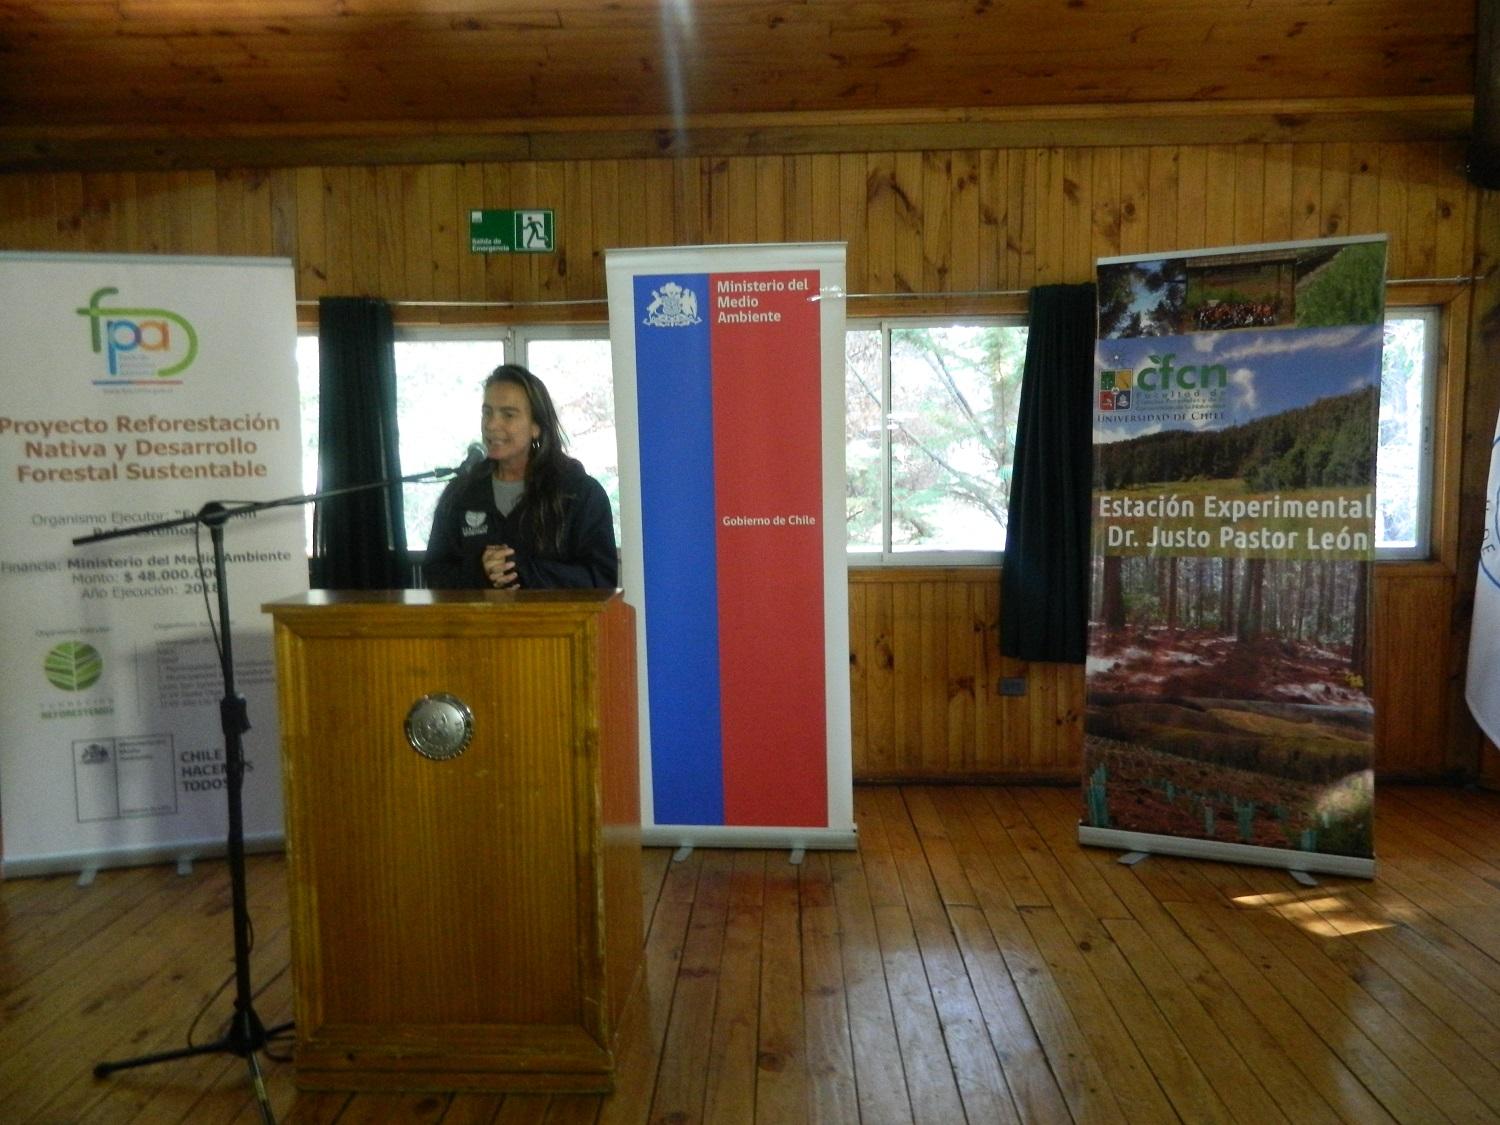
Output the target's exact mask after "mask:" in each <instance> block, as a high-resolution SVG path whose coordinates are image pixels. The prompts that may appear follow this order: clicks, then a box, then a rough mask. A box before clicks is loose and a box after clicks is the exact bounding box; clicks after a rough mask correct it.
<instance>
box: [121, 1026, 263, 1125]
mask: <svg viewBox="0 0 1500 1125" xmlns="http://www.w3.org/2000/svg"><path fill="white" fill-rule="evenodd" d="M291 1027H292V1025H291V1024H290V1023H282V1024H277V1025H276V1026H275V1027H272V1028H271V1029H270V1030H269V1031H267V1030H266V1028H265V1027H264V1026H263V1025H262V1024H261V1022H260V1017H259V1016H257V1015H256V1014H255V1009H254V1008H245V1009H242V1010H240V1011H239V1012H237V1013H235V1018H234V1022H233V1023H232V1024H231V1025H230V1028H229V1032H228V1033H227V1034H226V1035H225V1036H224V1037H223V1038H222V1039H216V1040H215V1041H214V1042H212V1043H201V1044H199V1045H198V1046H196V1047H179V1048H178V1049H177V1050H175V1051H159V1052H157V1053H155V1054H151V1055H139V1056H137V1057H136V1058H132V1059H118V1060H116V1061H114V1062H101V1063H96V1064H95V1065H94V1077H95V1078H108V1077H109V1076H110V1075H111V1074H114V1073H115V1072H116V1071H119V1070H132V1069H134V1068H135V1067H139V1066H153V1065H155V1064H156V1063H161V1062H171V1061H172V1060H174V1059H189V1058H196V1057H197V1056H199V1055H218V1054H227V1055H236V1056H238V1057H239V1058H242V1059H244V1060H245V1064H246V1066H247V1067H248V1068H249V1070H250V1085H251V1088H252V1089H253V1091H254V1093H255V1101H256V1104H257V1105H258V1106H259V1107H260V1118H261V1121H262V1122H264V1123H265V1125H275V1121H276V1118H275V1116H274V1115H273V1114H272V1113H271V1101H270V1099H269V1098H268V1097H267V1096H266V1083H265V1079H264V1078H263V1077H262V1076H261V1072H260V1062H259V1060H257V1059H256V1057H255V1053H256V1052H257V1051H259V1050H261V1049H262V1048H263V1047H264V1046H265V1045H266V1044H267V1043H268V1042H270V1041H271V1040H272V1039H274V1038H275V1037H276V1036H277V1035H280V1034H281V1033H282V1032H284V1031H289V1030H290V1029H291Z"/></svg>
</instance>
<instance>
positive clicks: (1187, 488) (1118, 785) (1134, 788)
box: [1079, 236, 1386, 877]
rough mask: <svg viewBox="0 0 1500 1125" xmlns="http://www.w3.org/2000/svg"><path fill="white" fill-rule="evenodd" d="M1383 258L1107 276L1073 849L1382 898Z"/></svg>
mask: <svg viewBox="0 0 1500 1125" xmlns="http://www.w3.org/2000/svg"><path fill="white" fill-rule="evenodd" d="M1385 252H1386V244H1385V238H1384V236H1375V237H1368V238H1353V239H1340V240H1334V239H1327V240H1318V241H1312V242H1294V243H1281V244H1276V245H1262V246H1250V247H1233V248H1227V249H1218V250H1202V251H1192V252H1185V253H1167V254H1152V255H1145V256H1140V257H1130V258H1109V259H1103V260H1101V261H1100V262H1099V265H1098V281H1099V341H1098V346H1097V353H1096V372H1095V374H1096V382H1095V387H1096V391H1095V396H1094V495H1093V514H1094V518H1093V581H1092V601H1091V606H1090V618H1091V622H1090V630H1089V649H1088V668H1087V675H1086V686H1087V701H1088V702H1087V714H1086V719H1085V738H1084V776H1083V810H1082V812H1083V816H1082V820H1081V823H1080V827H1079V839H1080V841H1081V842H1083V843H1085V844H1100V845H1105V846H1113V847H1123V848H1127V849H1131V850H1136V851H1144V852H1163V853H1168V854H1174V855H1188V856H1201V857H1205V858H1211V859H1224V860H1236V861H1241V862H1247V863H1258V864H1264V865H1267V866H1275V867H1285V868H1288V869H1291V870H1294V871H1309V872H1311V871H1321V872H1328V873H1334V874H1347V875H1356V876H1365V877H1369V876H1373V874H1374V871H1375V863H1374V845H1373V840H1372V826H1373V813H1374V805H1373V802H1374V780H1373V771H1372V750H1373V737H1374V708H1373V706H1372V704H1371V700H1370V695H1369V683H1370V667H1369V660H1370V599H1371V582H1370V578H1371V564H1372V560H1373V558H1374V540H1375V455H1376V449H1377V425H1378V420H1379V411H1380V371H1381V346H1382V340H1383V334H1384V292H1385Z"/></svg>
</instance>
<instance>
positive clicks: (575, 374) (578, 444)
mask: <svg viewBox="0 0 1500 1125" xmlns="http://www.w3.org/2000/svg"><path fill="white" fill-rule="evenodd" d="M1439 327H1440V311H1439V310H1438V309H1437V308H1434V307H1420V308H1400V307H1397V308H1393V309H1391V310H1390V311H1389V313H1388V314H1387V317H1386V332H1385V349H1384V369H1383V371H1382V374H1381V398H1380V449H1379V461H1378V484H1377V489H1376V507H1377V536H1376V543H1377V554H1378V556H1379V557H1380V558H1382V559H1410V558H1427V557H1428V555H1429V553H1430V529H1429V514H1430V509H1431V499H1430V494H1431V488H1432V473H1433V414H1434V402H1435V398H1436V378H1437V356H1438V350H1439V349H1438V330H1439ZM607 333H608V329H607V326H605V325H603V324H597V325H596V324H590V325H570V326H559V325H554V326H545V327H543V326H521V327H516V328H504V327H495V326H490V327H485V328H455V327H446V328H441V329H438V328H422V329H406V330H403V331H402V332H401V333H400V334H399V337H398V340H397V343H396V372H397V381H398V392H397V393H398V410H399V425H400V432H401V463H402V466H403V470H404V471H405V472H408V473H413V472H420V471H422V470H424V469H430V468H434V467H436V466H439V465H455V464H458V463H459V462H461V461H462V460H463V458H464V454H465V450H466V448H467V446H468V444H469V443H470V442H471V441H474V440H476V439H477V438H478V436H479V434H478V427H479V421H478V419H479V407H478V402H479V388H480V386H481V384H482V383H483V381H484V378H485V376H486V375H487V374H488V373H489V372H490V371H491V370H492V369H493V368H494V367H495V366H497V365H498V364H500V363H503V362H505V361H506V358H507V357H514V358H515V360H516V362H519V363H524V364H526V365H527V366H528V367H530V368H531V370H532V371H534V372H536V374H537V375H539V376H540V377H541V378H542V380H543V382H545V383H546V384H547V388H548V389H549V390H550V391H551V392H552V396H553V399H554V401H555V403H556V405H557V408H558V414H559V417H560V418H561V419H562V424H563V429H564V431H565V432H566V433H567V435H568V439H569V450H570V452H571V453H572V454H573V456H575V457H577V458H578V459H579V460H580V461H582V462H583V464H584V468H586V469H587V470H588V471H589V473H591V474H592V475H593V476H594V477H595V478H597V479H598V480H599V481H600V483H601V484H603V485H604V487H605V489H606V491H607V492H608V493H609V498H610V503H611V505H612V506H613V508H614V512H615V521H616V523H615V533H616V536H617V537H618V535H619V515H620V497H619V466H618V456H617V453H616V445H615V430H614V382H613V375H612V371H611V366H610V351H609V339H608V334H607ZM1025 355H1026V327H1025V324H1024V323H1023V322H1022V320H1021V318H1019V317H1010V318H986V319H977V318H976V319H973V320H964V321H938V320H934V319H931V318H927V319H922V320H918V319H903V320H894V319H893V320H881V321H858V320H855V321H850V322H849V326H848V331H847V334H846V338H845V358H846V367H845V374H844V380H845V384H844V385H845V402H846V417H845V434H846V442H847V444H846V449H845V460H846V482H845V512H846V519H847V527H848V546H849V554H850V561H851V562H852V563H855V564H857V565H870V564H872V563H899V564H921V563H929V564H930V563H938V564H944V565H962V564H973V563H985V564H991V565H993V564H996V563H998V562H999V561H1000V558H1001V552H1002V551H1003V550H1004V547H1005V519H1006V508H1007V506H1008V504H1009V497H1010V477H1011V462H1012V457H1013V455H1014V449H1015V436H1016V418H1017V410H1018V408H1019V405H1020V398H1021V369H1022V364H1023V362H1024V360H1025ZM297 365H298V378H299V381H300V383H301V394H302V426H303V438H302V441H303V458H304V460H303V488H304V490H305V491H307V492H313V491H315V490H316V488H317V475H318V467H317V399H318V348H317V337H316V336H315V335H311V334H309V335H303V336H301V337H299V339H298V342H297ZM441 491H442V485H441V484H440V483H438V484H410V485H407V486H406V491H405V494H404V501H405V510H406V535H407V543H408V545H409V546H410V547H411V548H412V549H413V550H418V551H420V550H421V549H422V548H423V547H424V546H425V545H426V542H427V534H428V531H429V530H430V527H431V522H432V512H433V508H434V506H435V505H436V502H437V497H438V495H439V493H440V492H441ZM307 521H308V523H307V526H308V543H309V544H311V542H312V531H311V528H312V510H311V508H310V507H309V508H308V515H307Z"/></svg>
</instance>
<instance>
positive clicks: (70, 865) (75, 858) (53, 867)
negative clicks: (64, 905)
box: [0, 832, 286, 886]
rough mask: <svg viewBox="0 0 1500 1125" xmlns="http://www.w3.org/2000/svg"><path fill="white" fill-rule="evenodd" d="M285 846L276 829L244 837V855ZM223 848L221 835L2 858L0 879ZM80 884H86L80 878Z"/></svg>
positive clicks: (177, 860)
mask: <svg viewBox="0 0 1500 1125" xmlns="http://www.w3.org/2000/svg"><path fill="white" fill-rule="evenodd" d="M285 846H286V839H285V837H284V836H283V835H282V834H281V833H280V832H261V833H255V834H253V835H247V836H246V837H245V852H246V854H254V853H262V852H279V851H282V850H283V849H284V848H285ZM226 850H227V848H226V846H225V842H224V838H223V837H222V836H220V837H218V838H216V839H202V840H177V841H174V842H170V843H165V842H164V843H157V844H146V845H143V846H141V847H126V848H110V849H109V850H108V851H86V852H61V853H58V854H56V855H39V856H28V857H26V858H25V859H15V860H9V859H8V860H5V861H4V862H3V863H0V879H21V878H29V877H31V876H34V875H64V874H67V873H69V872H73V871H78V872H81V873H83V874H87V873H89V872H93V873H94V874H96V875H97V874H98V873H99V872H100V871H103V870H105V869H106V868H111V867H149V866H150V865H152V864H155V863H172V864H176V865H177V866H178V872H179V874H180V873H181V865H182V861H183V857H184V856H188V857H190V858H189V860H188V862H189V863H191V862H192V861H193V860H199V859H217V858H219V857H222V856H223V855H224V853H225V851H226ZM79 885H80V886H87V885H88V884H87V883H84V882H83V881H82V879H81V878H80V880H79Z"/></svg>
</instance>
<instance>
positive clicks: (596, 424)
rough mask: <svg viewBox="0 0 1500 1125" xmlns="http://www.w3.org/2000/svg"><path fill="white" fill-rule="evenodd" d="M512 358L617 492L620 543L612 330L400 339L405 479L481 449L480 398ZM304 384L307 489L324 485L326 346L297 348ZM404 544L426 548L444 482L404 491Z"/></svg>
mask: <svg viewBox="0 0 1500 1125" xmlns="http://www.w3.org/2000/svg"><path fill="white" fill-rule="evenodd" d="M508 356H514V357H516V358H515V361H516V362H518V363H523V364H525V365H527V366H528V367H530V368H531V370H532V371H534V372H535V373H536V374H537V375H538V376H540V377H541V379H542V381H543V382H544V383H546V384H547V389H548V391H549V392H551V394H552V399H553V403H554V405H556V407H557V412H558V417H559V419H560V420H561V422H562V427H563V432H564V433H565V434H567V436H568V447H569V452H570V453H571V454H572V455H573V456H574V457H577V458H578V459H579V460H581V461H582V462H583V464H584V468H586V469H587V470H588V471H589V472H590V473H591V474H592V475H593V476H594V477H595V478H597V479H598V480H599V482H600V483H601V484H603V485H604V486H605V489H606V490H607V491H608V492H609V498H610V503H611V504H612V505H613V506H614V510H615V520H616V527H615V533H616V535H617V536H618V534H619V522H618V521H619V508H620V504H619V468H618V465H617V459H616V456H615V431H614V380H613V373H612V371H611V368H610V354H609V340H608V338H607V329H606V328H605V326H604V325H598V326H594V325H589V326H587V327H585V328H571V327H558V328H517V329H514V330H511V329H506V328H504V327H496V326H486V327H482V328H466V327H445V328H440V329H437V328H412V329H404V330H401V331H399V332H398V333H397V338H396V420H397V421H396V424H397V429H398V431H399V433H400V437H401V471H402V473H403V474H411V473H420V472H425V471H426V470H428V469H434V468H437V467H439V466H445V465H458V464H460V463H461V462H462V461H463V459H464V456H465V453H466V451H467V449H468V446H469V443H470V442H474V441H478V440H479V403H480V389H481V387H482V386H483V384H484V380H485V378H486V377H487V376H488V375H489V373H490V372H491V371H493V370H494V369H495V368H496V367H498V366H499V365H500V364H502V363H505V362H507V357H508ZM297 380H298V384H299V389H300V392H301V400H302V456H303V460H302V481H303V489H304V491H306V492H309V493H310V492H314V491H316V490H317V483H318V341H317V336H316V335H315V334H308V335H304V336H300V337H299V338H298V341H297ZM402 489H403V491H402V504H403V510H404V513H405V522H406V542H407V546H408V547H409V548H410V549H411V550H413V551H421V550H423V549H424V548H425V547H426V545H427V536H428V533H429V532H430V531H431V530H432V515H433V511H434V509H435V508H436V507H437V500H438V496H439V495H441V493H442V490H443V482H442V481H422V482H418V483H415V484H406V485H403V486H402ZM307 544H308V553H309V554H311V552H312V507H311V505H309V506H308V509H307Z"/></svg>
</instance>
